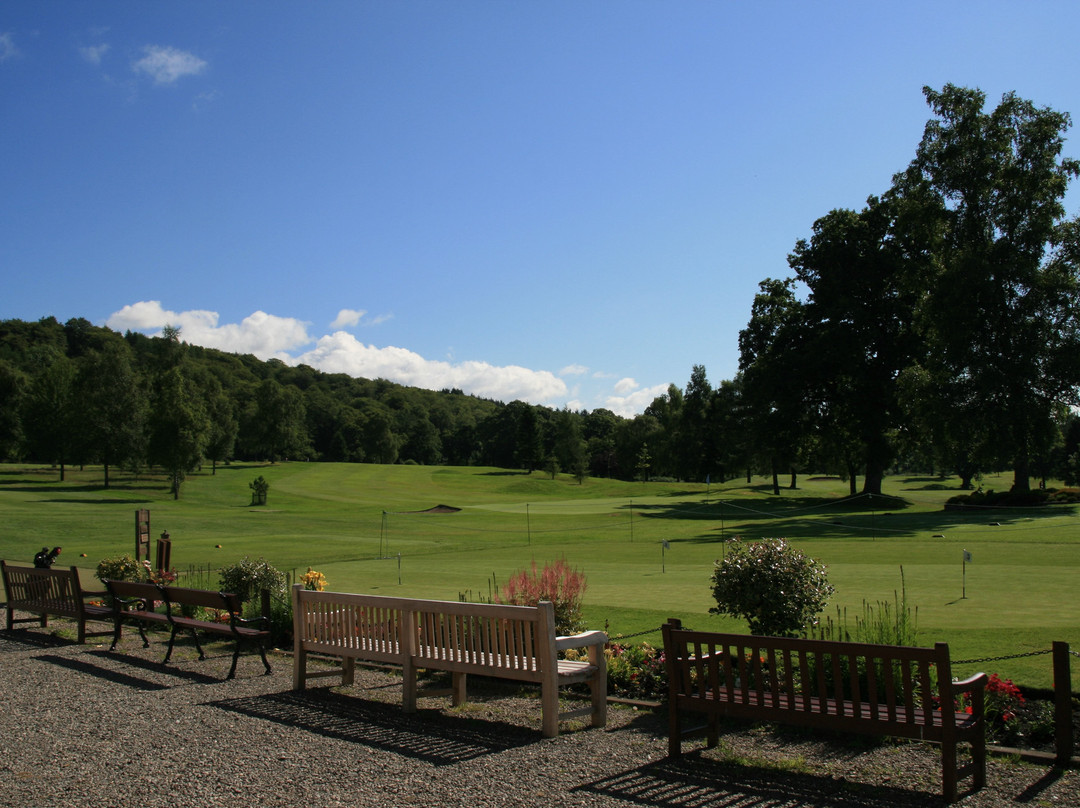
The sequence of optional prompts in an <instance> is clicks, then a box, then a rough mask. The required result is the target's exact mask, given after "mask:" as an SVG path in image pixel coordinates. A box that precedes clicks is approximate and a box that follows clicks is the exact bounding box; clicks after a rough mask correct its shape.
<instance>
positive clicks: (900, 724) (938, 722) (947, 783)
mask: <svg viewBox="0 0 1080 808" xmlns="http://www.w3.org/2000/svg"><path fill="white" fill-rule="evenodd" d="M663 634H664V658H665V665H666V668H667V674H668V687H669V704H668V709H669V711H670V724H669V735H668V752H669V754H670V755H672V756H678V755H679V754H681V750H682V741H683V738H684V737H686V736H687V735H689V734H693V733H695V732H698V731H700V729H684V728H683V725H682V714H683V713H688V712H697V713H703V714H705V715H706V716H707V725H706V727H705V728H704V729H705V730H706V732H707V736H708V744H709V745H710V746H715V745H716V743H717V742H718V739H719V732H718V727H717V719H718V718H720V717H733V718H745V719H750V720H756V721H773V722H777V723H784V724H793V725H797V726H805V727H812V728H819V729H829V730H837V731H841V732H858V733H864V734H871V735H882V736H892V737H899V738H912V739H917V740H928V741H935V742H937V743H940V744H941V750H942V793H943V794H944V796H945V798H946V799H947V800H948V801H950V802H954V801H955V800H956V798H957V781H958V779H959V776H960V775H963V774H967V773H968V770H969V769H970V773H971V774H972V780H973V787H974V788H975V789H978V788H981V787H982V786H983V785H984V784H985V782H986V732H985V721H984V716H983V703H984V692H985V688H986V683H987V681H988V677H987V676H986V674H984V673H979V674H976V675H975V676H972V677H970V678H969V679H966V680H964V681H962V682H954V681H953V680H952V672H951V671H952V668H951V664H950V660H949V646H948V645H947V644H946V643H937V644H936V645H935V646H934V647H933V648H915V647H909V646H893V645H873V644H868V643H851V642H833V641H827V640H806V639H793V638H784V637H757V636H748V635H739V634H719V633H715V632H702V631H689V630H686V629H683V628H682V625H681V623H680V622H679V621H678V620H669V621H668V623H667V624H666V625H664V627H663ZM961 693H966V694H968V695H969V701H970V709H971V712H970V713H968V712H966V711H965V712H957V711H956V710H955V708H954V706H953V705H954V700H955V697H956V696H957V695H959V694H961ZM960 742H967V743H968V744H970V746H971V755H972V763H971V765H970V767H967V768H964V769H960V768H958V767H957V754H956V747H957V744H958V743H960Z"/></svg>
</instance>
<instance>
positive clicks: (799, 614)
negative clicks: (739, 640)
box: [710, 539, 834, 637]
mask: <svg viewBox="0 0 1080 808" xmlns="http://www.w3.org/2000/svg"><path fill="white" fill-rule="evenodd" d="M712 585H713V597H714V598H715V599H716V607H715V608H713V609H710V611H711V612H713V613H714V614H730V615H732V616H734V617H743V618H745V619H746V621H747V623H749V624H750V633H751V634H759V635H766V636H774V637H794V636H796V635H797V634H798V632H799V631H801V630H802V629H804V628H805V627H806V626H807V624H809V623H811V622H812V621H813V620H814V619H815V618H816V616H817V614H818V613H819V612H820V611H821V610H822V609H823V608H825V603H826V602H827V601H828V599H829V597H830V596H831V595H832V593H833V591H834V589H833V587H832V586H831V585H830V584H829V581H828V576H827V575H826V572H825V567H824V566H823V565H822V564H819V563H818V562H817V561H815V560H814V559H812V558H810V557H809V556H806V555H803V554H802V553H801V552H799V551H798V550H796V549H795V548H794V547H791V546H790V545H789V544H788V543H787V541H786V540H784V539H765V540H763V541H760V542H754V543H749V542H746V543H743V542H740V541H738V540H732V541H730V542H728V543H727V546H726V552H725V555H724V560H723V561H722V562H719V563H718V564H716V567H715V569H714V570H713V574H712Z"/></svg>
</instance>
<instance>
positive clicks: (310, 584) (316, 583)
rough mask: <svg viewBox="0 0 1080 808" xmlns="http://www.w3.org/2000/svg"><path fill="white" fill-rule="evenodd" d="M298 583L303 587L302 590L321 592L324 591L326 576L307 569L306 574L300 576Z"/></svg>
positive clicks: (309, 568)
mask: <svg viewBox="0 0 1080 808" xmlns="http://www.w3.org/2000/svg"><path fill="white" fill-rule="evenodd" d="M300 583H302V584H303V585H304V589H308V590H311V591H312V592H322V591H324V590H325V589H326V576H325V575H323V574H322V573H321V572H318V571H317V570H313V569H312V568H311V567H308V568H307V572H305V573H304V574H303V575H301V576H300Z"/></svg>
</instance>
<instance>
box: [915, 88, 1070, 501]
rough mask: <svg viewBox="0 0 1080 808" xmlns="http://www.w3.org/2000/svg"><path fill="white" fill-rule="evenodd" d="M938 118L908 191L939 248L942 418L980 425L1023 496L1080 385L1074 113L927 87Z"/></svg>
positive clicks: (928, 317)
mask: <svg viewBox="0 0 1080 808" xmlns="http://www.w3.org/2000/svg"><path fill="white" fill-rule="evenodd" d="M924 94H925V95H926V100H927V102H928V104H929V105H930V107H931V109H932V110H933V112H934V115H935V117H934V118H933V119H932V120H931V121H930V122H929V123H927V125H926V129H925V132H924V135H923V138H922V141H921V143H920V144H919V148H918V151H917V153H916V157H915V159H914V161H912V163H911V165H910V167H909V168H908V170H907V171H906V172H904V173H903V174H902V175H899V176H898V177H897V186H898V188H899V189H900V192H901V193H912V192H913V191H914V192H918V193H926V192H929V193H930V194H932V195H934V196H935V197H936V199H937V200H938V205H937V206H936V210H937V215H938V217H939V219H940V223H941V227H942V231H943V239H942V242H941V245H940V248H939V249H938V250H937V251H936V252H937V255H936V258H937V268H938V271H937V276H936V277H935V278H934V281H933V285H932V292H931V294H929V295H928V296H927V297H926V302H925V307H924V308H923V310H922V314H923V316H922V318H921V325H922V328H923V332H924V334H925V337H926V339H927V351H926V356H925V365H926V368H927V370H928V372H929V373H930V374H931V377H932V378H933V379H934V381H935V383H936V384H938V385H941V390H942V394H941V395H942V399H943V402H942V403H943V410H942V412H943V414H944V413H946V412H948V411H949V410H951V411H952V412H958V413H962V414H964V415H965V416H969V417H970V416H977V417H979V418H981V419H982V420H983V421H984V423H985V424H986V428H987V433H988V434H987V439H988V440H987V442H988V444H989V445H992V446H996V447H998V448H999V454H1000V455H1001V458H1000V459H1002V460H1006V459H1007V460H1009V461H1011V462H1012V465H1013V468H1014V483H1013V487H1014V489H1015V490H1018V491H1024V490H1027V489H1028V487H1029V477H1030V462H1031V458H1032V457H1033V456H1034V455H1035V454H1037V453H1039V452H1040V451H1041V450H1043V449H1045V448H1046V447H1044V446H1042V445H1040V444H1041V443H1042V442H1045V438H1044V437H1043V436H1047V435H1050V434H1052V432H1053V430H1051V429H1049V428H1048V425H1049V423H1050V422H1051V421H1052V419H1053V417H1054V415H1055V414H1056V413H1057V412H1058V411H1059V407H1060V405H1061V404H1076V403H1077V401H1078V399H1077V386H1078V385H1080V359H1078V357H1080V332H1078V322H1080V264H1078V261H1077V258H1078V257H1080V250H1078V247H1077V245H1078V243H1080V240H1078V235H1080V233H1078V229H1080V226H1078V225H1077V223H1076V222H1075V221H1066V220H1065V218H1064V216H1065V211H1064V205H1063V200H1064V196H1065V192H1066V189H1067V188H1068V184H1069V181H1070V179H1072V178H1074V177H1075V176H1077V174H1078V173H1080V163H1078V162H1077V161H1076V160H1073V159H1066V158H1063V157H1062V156H1061V152H1062V147H1063V144H1064V135H1065V132H1066V130H1067V129H1068V128H1069V125H1070V118H1069V116H1068V114H1066V113H1062V112H1056V111H1054V110H1052V109H1049V108H1040V107H1036V106H1035V105H1034V104H1033V103H1031V102H1030V101H1026V100H1023V99H1021V98H1018V97H1017V96H1016V95H1015V94H1013V93H1008V94H1006V95H1005V96H1004V97H1003V98H1002V100H1001V103H1000V104H998V106H997V107H996V108H994V109H993V110H991V111H990V112H986V111H985V109H984V106H985V101H986V98H985V94H984V93H982V92H981V91H979V90H973V89H967V88H961V87H956V86H953V85H951V84H949V85H946V86H945V87H944V88H943V89H942V90H940V91H936V90H933V89H931V88H929V87H927V88H924Z"/></svg>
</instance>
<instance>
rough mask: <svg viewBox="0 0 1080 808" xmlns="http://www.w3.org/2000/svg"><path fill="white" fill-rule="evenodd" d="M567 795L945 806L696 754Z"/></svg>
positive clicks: (732, 805) (633, 801)
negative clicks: (711, 758) (716, 759)
mask: <svg viewBox="0 0 1080 808" xmlns="http://www.w3.org/2000/svg"><path fill="white" fill-rule="evenodd" d="M571 792H572V793H581V794H594V795H599V796H604V797H612V798H615V799H619V800H622V801H624V802H626V803H628V804H630V805H645V806H656V807H657V808H664V807H665V806H671V808H674V806H694V808H706V807H707V806H717V808H719V806H723V807H724V808H736V807H737V806H755V807H756V808H761V807H762V806H781V805H782V806H808V807H809V806H823V805H829V806H833V805H850V806H864V808H899V807H900V806H913V807H914V806H920V807H921V808H927V806H938V805H941V806H944V805H945V804H946V803H945V801H944V800H943V799H942V798H941V797H940V796H938V795H934V794H928V793H925V792H917V791H910V790H905V789H900V788H895V787H892V786H873V785H864V784H860V783H857V782H852V781H848V780H840V779H834V778H832V777H826V776H822V775H817V774H809V773H801V772H783V771H776V770H774V769H771V768H757V767H753V766H744V765H740V764H738V763H730V762H723V761H715V760H710V759H709V758H707V757H704V756H702V755H701V754H699V753H697V752H690V753H687V754H684V755H683V756H682V757H681V758H678V759H670V758H669V759H664V760H660V761H657V762H655V763H647V764H645V765H643V766H638V767H635V768H632V769H627V770H626V771H623V772H619V773H617V774H612V775H609V776H607V777H603V778H601V779H599V780H594V781H593V782H591V783H585V784H583V785H580V786H577V787H575V788H573V789H571Z"/></svg>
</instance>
